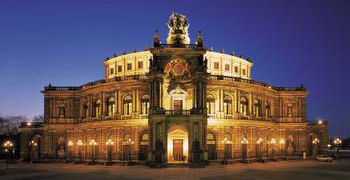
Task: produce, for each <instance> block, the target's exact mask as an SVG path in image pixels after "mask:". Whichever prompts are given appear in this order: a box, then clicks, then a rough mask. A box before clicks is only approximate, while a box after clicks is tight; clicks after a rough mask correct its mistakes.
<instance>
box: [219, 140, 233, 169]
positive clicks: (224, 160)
mask: <svg viewBox="0 0 350 180" xmlns="http://www.w3.org/2000/svg"><path fill="white" fill-rule="evenodd" d="M230 142H231V141H230V140H228V139H227V138H224V139H223V140H221V144H223V145H224V159H223V160H222V164H223V165H226V164H227V155H226V144H228V143H230Z"/></svg>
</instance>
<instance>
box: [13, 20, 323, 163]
mask: <svg viewBox="0 0 350 180" xmlns="http://www.w3.org/2000/svg"><path fill="white" fill-rule="evenodd" d="M168 27H169V34H168V37H167V40H166V42H167V43H166V44H164V43H161V39H160V35H159V34H158V33H156V34H155V35H154V42H153V46H152V47H151V48H150V49H145V50H144V51H138V52H136V51H135V52H132V53H123V54H119V55H114V56H112V57H111V58H107V59H105V60H104V67H105V78H104V79H101V80H98V81H95V82H90V83H87V84H84V85H80V86H69V87H68V86H53V85H51V84H50V85H48V86H46V87H45V88H44V90H43V91H42V93H43V95H44V122H33V123H28V124H23V125H22V126H21V128H20V131H21V156H22V158H25V159H26V158H29V159H31V160H35V161H40V160H50V159H55V160H60V159H61V160H70V161H80V162H96V163H97V162H109V163H117V162H134V163H141V164H142V163H144V164H150V165H152V164H153V165H154V164H155V165H156V164H170V163H185V164H207V163H211V162H216V161H217V162H227V163H229V162H233V161H243V162H248V161H251V160H256V161H258V160H269V159H276V158H281V157H292V156H301V155H302V154H303V153H304V152H306V153H307V154H308V155H312V154H313V153H314V152H320V151H321V150H322V149H324V148H326V145H327V143H328V125H327V122H326V121H324V122H308V121H307V109H306V107H307V96H308V91H307V90H306V88H305V87H277V86H273V85H270V84H268V83H262V82H258V81H256V80H254V79H251V74H252V71H251V68H252V66H253V63H252V61H251V60H249V59H246V58H244V57H243V56H242V55H238V54H235V53H232V54H226V53H224V52H223V51H222V52H215V51H213V50H212V49H207V48H206V47H205V46H204V42H203V37H202V34H201V32H199V33H198V37H196V41H195V42H193V40H192V41H191V39H190V37H189V33H188V27H189V22H188V19H187V17H186V16H184V15H182V14H177V13H173V14H171V16H170V17H169V21H168Z"/></svg>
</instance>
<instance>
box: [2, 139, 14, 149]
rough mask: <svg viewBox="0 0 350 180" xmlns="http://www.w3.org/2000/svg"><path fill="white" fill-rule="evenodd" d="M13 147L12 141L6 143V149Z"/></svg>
mask: <svg viewBox="0 0 350 180" xmlns="http://www.w3.org/2000/svg"><path fill="white" fill-rule="evenodd" d="M12 146H13V143H12V142H11V141H6V142H5V143H4V147H5V148H7V147H12Z"/></svg>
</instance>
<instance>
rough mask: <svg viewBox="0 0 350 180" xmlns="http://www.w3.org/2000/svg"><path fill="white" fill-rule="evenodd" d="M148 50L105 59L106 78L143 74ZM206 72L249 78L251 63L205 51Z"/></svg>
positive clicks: (150, 55)
mask: <svg viewBox="0 0 350 180" xmlns="http://www.w3.org/2000/svg"><path fill="white" fill-rule="evenodd" d="M151 58H152V54H151V52H150V51H140V52H135V53H130V54H124V55H120V56H117V57H114V58H111V59H109V60H107V61H105V63H104V65H105V68H106V79H107V80H108V79H111V78H114V77H123V76H134V75H145V74H146V73H148V72H149V60H150V59H151ZM204 58H207V60H208V73H210V74H212V75H223V76H228V77H241V78H244V79H250V77H251V67H252V66H253V63H251V62H249V61H247V60H245V59H243V58H240V57H237V56H233V55H228V54H224V53H219V52H213V51H207V52H206V53H205V54H204Z"/></svg>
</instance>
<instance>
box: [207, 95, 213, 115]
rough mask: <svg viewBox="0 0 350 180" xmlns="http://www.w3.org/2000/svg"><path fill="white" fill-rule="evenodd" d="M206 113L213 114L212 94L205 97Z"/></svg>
mask: <svg viewBox="0 0 350 180" xmlns="http://www.w3.org/2000/svg"><path fill="white" fill-rule="evenodd" d="M207 110H208V114H215V98H214V96H212V95H209V96H208V97H207Z"/></svg>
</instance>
